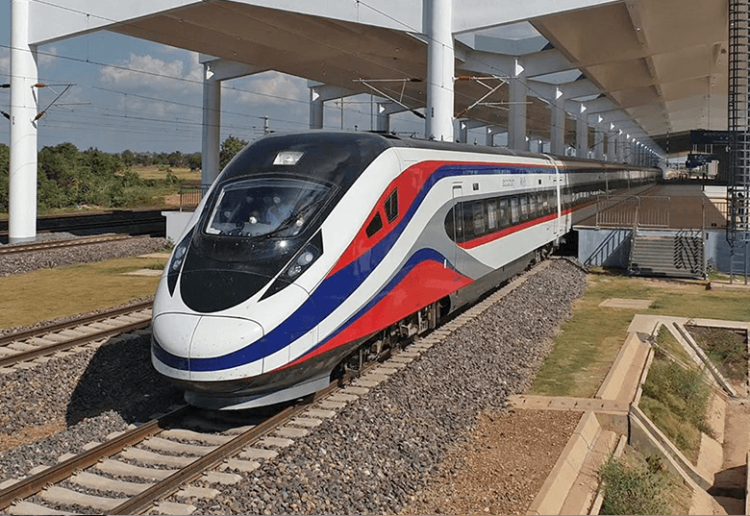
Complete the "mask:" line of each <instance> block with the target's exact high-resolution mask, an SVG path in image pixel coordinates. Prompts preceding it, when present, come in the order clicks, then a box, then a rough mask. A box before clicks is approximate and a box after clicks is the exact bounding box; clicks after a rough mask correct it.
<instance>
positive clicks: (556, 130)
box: [549, 100, 566, 156]
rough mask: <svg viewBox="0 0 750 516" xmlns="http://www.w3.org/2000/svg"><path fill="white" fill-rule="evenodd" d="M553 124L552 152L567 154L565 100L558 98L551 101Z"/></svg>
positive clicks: (551, 129) (561, 154)
mask: <svg viewBox="0 0 750 516" xmlns="http://www.w3.org/2000/svg"><path fill="white" fill-rule="evenodd" d="M549 106H550V109H551V117H550V118H551V124H552V127H550V136H551V143H550V153H551V154H554V155H556V156H564V155H565V120H566V116H565V101H564V100H556V101H553V102H550V105H549Z"/></svg>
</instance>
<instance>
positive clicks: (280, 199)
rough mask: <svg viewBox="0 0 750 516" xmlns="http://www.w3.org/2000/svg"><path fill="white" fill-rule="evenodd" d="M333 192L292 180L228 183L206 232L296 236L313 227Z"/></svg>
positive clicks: (253, 235)
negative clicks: (318, 214)
mask: <svg viewBox="0 0 750 516" xmlns="http://www.w3.org/2000/svg"><path fill="white" fill-rule="evenodd" d="M330 192H331V187H330V186H326V185H324V184H321V183H316V182H312V181H304V180H300V179H289V178H265V179H246V180H242V181H236V182H232V183H227V184H225V185H224V186H223V187H222V189H221V191H220V192H219V193H218V196H217V200H216V202H215V204H214V209H213V212H212V213H211V215H210V217H209V219H208V222H207V223H206V226H205V229H204V231H205V233H207V234H209V235H219V236H234V237H250V238H255V237H284V238H289V237H293V236H295V235H297V234H299V233H301V232H302V231H304V230H305V229H306V228H307V227H308V226H309V225H310V223H311V222H312V220H313V219H314V218H315V216H316V215H317V213H318V212H319V211H320V210H321V208H322V207H323V206H324V205H325V204H326V202H327V200H328V199H330V195H329V194H330Z"/></svg>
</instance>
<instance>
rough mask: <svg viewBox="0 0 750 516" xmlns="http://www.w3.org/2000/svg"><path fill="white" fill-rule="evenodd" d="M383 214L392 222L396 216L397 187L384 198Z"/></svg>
mask: <svg viewBox="0 0 750 516" xmlns="http://www.w3.org/2000/svg"><path fill="white" fill-rule="evenodd" d="M385 216H386V217H388V222H393V221H394V220H396V217H398V188H396V189H395V190H393V193H391V195H389V196H388V199H386V200H385Z"/></svg>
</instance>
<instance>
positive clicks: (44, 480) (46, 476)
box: [0, 405, 195, 510]
mask: <svg viewBox="0 0 750 516" xmlns="http://www.w3.org/2000/svg"><path fill="white" fill-rule="evenodd" d="M193 410H195V409H194V408H193V407H190V406H188V405H184V406H182V407H180V408H178V409H177V410H174V411H172V412H170V413H168V414H165V415H163V416H161V417H160V418H158V419H154V420H152V421H149V422H148V423H146V424H144V425H141V426H139V427H137V428H133V429H132V430H128V431H126V432H125V433H124V434H122V435H119V436H117V437H115V438H114V439H110V440H109V441H107V442H105V443H102V444H100V445H99V446H97V447H95V448H92V449H90V450H88V451H86V452H84V453H82V454H81V455H77V456H75V457H71V458H70V459H68V460H66V461H64V462H61V463H60V464H57V465H56V466H52V467H51V468H49V469H47V470H44V471H42V472H41V473H37V474H36V475H33V476H31V477H28V478H26V479H24V480H21V481H20V482H18V483H16V484H13V485H12V486H10V487H8V488H7V489H4V490H2V491H0V510H3V509H6V508H7V507H8V506H9V505H11V504H12V503H13V502H15V501H17V500H22V499H24V498H28V497H29V496H33V495H35V494H37V493H38V492H40V491H41V490H42V489H44V488H45V487H47V486H48V485H50V484H54V483H56V482H60V481H62V480H65V479H66V478H69V477H70V476H71V475H73V473H75V472H76V471H79V470H82V469H86V468H89V467H91V466H93V465H94V464H96V463H97V462H99V461H100V460H102V459H105V458H107V457H111V456H112V455H115V454H117V453H120V452H121V451H122V450H124V449H125V448H127V447H128V446H132V445H134V444H138V443H139V442H142V441H143V440H145V439H147V438H148V437H150V436H152V435H154V434H156V433H158V432H160V431H162V430H164V429H165V428H166V427H167V426H168V423H170V422H171V421H173V420H175V419H178V418H180V417H183V416H185V414H186V413H189V412H190V411H193Z"/></svg>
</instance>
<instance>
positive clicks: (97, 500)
mask: <svg viewBox="0 0 750 516" xmlns="http://www.w3.org/2000/svg"><path fill="white" fill-rule="evenodd" d="M41 497H42V498H43V499H44V500H46V501H48V502H51V503H55V504H59V505H82V506H84V507H91V508H92V509H96V510H99V511H104V512H107V511H109V510H112V509H114V508H115V507H117V506H118V505H120V504H122V503H125V502H126V501H127V498H104V497H102V496H93V495H87V494H83V493H77V492H76V491H71V490H70V489H65V488H63V487H57V486H50V487H48V488H47V489H45V490H44V491H42V492H41Z"/></svg>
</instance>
